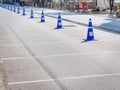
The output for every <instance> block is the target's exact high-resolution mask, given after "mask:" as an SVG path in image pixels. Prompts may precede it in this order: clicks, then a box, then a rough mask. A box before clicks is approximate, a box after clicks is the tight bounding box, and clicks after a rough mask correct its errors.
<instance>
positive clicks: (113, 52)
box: [1, 51, 120, 60]
mask: <svg viewBox="0 0 120 90" xmlns="http://www.w3.org/2000/svg"><path fill="white" fill-rule="evenodd" d="M115 53H120V51H103V52H85V53H84V52H83V53H72V54H56V55H47V56H34V57H36V58H41V57H56V56H75V55H84V54H115ZM34 57H32V56H28V57H10V58H1V59H2V60H10V59H16V60H17V59H23V58H34Z"/></svg>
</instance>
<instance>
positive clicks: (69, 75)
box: [0, 8, 120, 90]
mask: <svg viewBox="0 0 120 90" xmlns="http://www.w3.org/2000/svg"><path fill="white" fill-rule="evenodd" d="M29 17H30V16H29V14H27V15H26V16H22V15H21V14H16V13H13V12H11V11H8V10H5V9H2V8H0V57H1V58H2V60H3V61H4V65H3V66H4V71H5V76H6V82H7V89H8V90H120V35H119V34H115V33H110V32H105V31H101V30H98V29H94V34H95V38H96V39H97V41H90V42H82V41H83V38H86V33H87V29H88V27H85V26H82V25H77V24H73V23H71V22H65V21H63V25H64V26H66V27H64V28H63V29H60V30H58V29H57V30H56V29H55V28H56V22H57V20H56V19H55V18H51V17H46V22H45V23H40V22H39V21H40V18H38V17H35V18H34V19H30V18H29Z"/></svg>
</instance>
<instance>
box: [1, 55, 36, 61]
mask: <svg viewBox="0 0 120 90" xmlns="http://www.w3.org/2000/svg"><path fill="white" fill-rule="evenodd" d="M25 58H33V57H32V56H31V57H11V58H1V60H4V61H5V60H14V59H16V60H19V59H25ZM33 59H34V58H33Z"/></svg>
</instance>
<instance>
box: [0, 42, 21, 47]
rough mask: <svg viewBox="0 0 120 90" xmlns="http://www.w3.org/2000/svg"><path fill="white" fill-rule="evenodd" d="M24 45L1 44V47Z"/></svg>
mask: <svg viewBox="0 0 120 90" xmlns="http://www.w3.org/2000/svg"><path fill="white" fill-rule="evenodd" d="M21 45H23V44H21V43H20V44H1V45H0V47H6V46H21Z"/></svg>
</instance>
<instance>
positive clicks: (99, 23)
mask: <svg viewBox="0 0 120 90" xmlns="http://www.w3.org/2000/svg"><path fill="white" fill-rule="evenodd" d="M34 10H35V12H37V13H40V11H41V10H42V9H41V8H34ZM43 10H44V12H45V14H46V15H48V16H52V17H56V18H57V16H58V13H59V12H60V13H61V17H62V19H63V20H66V21H67V20H68V21H71V22H73V23H79V24H84V25H88V20H89V18H91V19H92V22H93V27H98V28H101V29H105V30H107V31H114V32H118V33H120V29H119V28H120V19H119V18H116V17H115V15H114V16H113V17H109V12H108V11H107V12H106V13H105V12H104V13H97V12H96V13H83V14H81V13H80V14H78V13H74V12H69V11H61V10H54V9H43Z"/></svg>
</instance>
